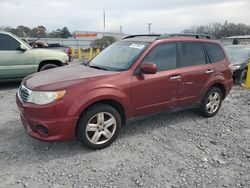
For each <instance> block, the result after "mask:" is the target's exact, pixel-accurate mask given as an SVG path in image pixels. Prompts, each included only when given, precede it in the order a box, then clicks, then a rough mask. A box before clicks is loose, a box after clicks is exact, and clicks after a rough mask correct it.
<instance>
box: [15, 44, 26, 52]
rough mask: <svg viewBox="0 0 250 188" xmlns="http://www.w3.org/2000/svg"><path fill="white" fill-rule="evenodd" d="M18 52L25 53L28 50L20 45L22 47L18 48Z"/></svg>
mask: <svg viewBox="0 0 250 188" xmlns="http://www.w3.org/2000/svg"><path fill="white" fill-rule="evenodd" d="M17 50H19V51H22V52H24V51H26V50H27V48H26V47H25V46H24V45H23V44H20V46H19V47H18V48H17Z"/></svg>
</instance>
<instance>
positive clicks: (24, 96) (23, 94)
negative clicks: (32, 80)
mask: <svg viewBox="0 0 250 188" xmlns="http://www.w3.org/2000/svg"><path fill="white" fill-rule="evenodd" d="M18 94H19V98H20V99H21V100H22V101H23V102H27V101H28V98H29V96H30V94H31V90H29V89H28V88H26V87H25V86H23V85H22V86H21V87H20V88H19V91H18Z"/></svg>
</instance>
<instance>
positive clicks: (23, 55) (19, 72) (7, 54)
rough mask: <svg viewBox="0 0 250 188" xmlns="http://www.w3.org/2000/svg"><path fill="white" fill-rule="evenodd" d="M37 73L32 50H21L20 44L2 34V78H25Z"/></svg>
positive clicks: (0, 51) (0, 61)
mask: <svg viewBox="0 0 250 188" xmlns="http://www.w3.org/2000/svg"><path fill="white" fill-rule="evenodd" d="M34 71H35V66H34V61H33V54H32V50H30V49H27V50H26V51H22V50H20V42H19V41H17V40H16V39H14V38H12V37H11V36H9V35H6V34H2V33H1V34H0V78H15V77H23V76H26V75H28V74H31V73H33V72H34Z"/></svg>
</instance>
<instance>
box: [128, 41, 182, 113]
mask: <svg viewBox="0 0 250 188" xmlns="http://www.w3.org/2000/svg"><path fill="white" fill-rule="evenodd" d="M146 62H151V63H154V64H156V66H157V73H156V74H139V75H134V76H133V77H132V91H131V92H132V95H131V97H132V99H131V100H132V104H133V105H134V106H133V109H134V113H135V115H142V114H147V113H152V112H157V111H160V110H163V109H167V108H172V107H175V101H176V95H175V93H176V91H177V90H176V88H177V87H178V85H179V84H180V79H179V78H180V74H179V71H180V70H179V69H177V68H176V67H177V45H176V43H166V44H161V45H157V46H156V47H154V48H153V49H152V50H151V51H150V52H149V53H148V54H147V55H146V57H145V58H144V59H143V61H142V62H141V64H143V63H146Z"/></svg>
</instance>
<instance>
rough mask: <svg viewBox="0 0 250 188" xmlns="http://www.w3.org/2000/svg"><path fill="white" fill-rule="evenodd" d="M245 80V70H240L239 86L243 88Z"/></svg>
mask: <svg viewBox="0 0 250 188" xmlns="http://www.w3.org/2000/svg"><path fill="white" fill-rule="evenodd" d="M246 80H247V70H246V69H244V70H242V71H241V73H240V80H239V82H240V85H241V86H242V87H245V85H246Z"/></svg>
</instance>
